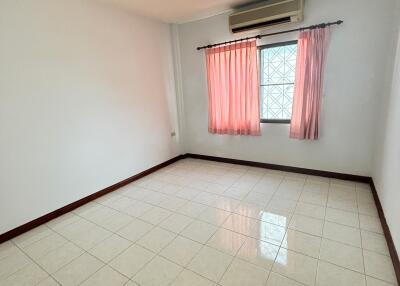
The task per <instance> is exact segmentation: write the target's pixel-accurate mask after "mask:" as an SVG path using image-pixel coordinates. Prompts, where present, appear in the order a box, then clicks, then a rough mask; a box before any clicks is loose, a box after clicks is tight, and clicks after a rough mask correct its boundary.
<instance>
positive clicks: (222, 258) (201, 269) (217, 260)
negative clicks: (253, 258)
mask: <svg viewBox="0 0 400 286" xmlns="http://www.w3.org/2000/svg"><path fill="white" fill-rule="evenodd" d="M232 259H233V257H232V256H230V255H228V254H225V253H223V252H221V251H218V250H216V249H213V248H211V247H207V246H205V247H203V248H202V249H201V250H200V252H199V253H198V254H197V255H196V256H195V257H194V258H193V260H192V261H191V262H190V264H189V265H188V269H190V270H192V271H193V272H196V273H197V274H199V275H201V276H204V277H206V278H208V279H210V280H212V281H214V282H218V281H219V280H220V279H221V278H222V275H223V274H224V273H225V271H226V269H227V268H228V266H229V265H230V263H231V261H232Z"/></svg>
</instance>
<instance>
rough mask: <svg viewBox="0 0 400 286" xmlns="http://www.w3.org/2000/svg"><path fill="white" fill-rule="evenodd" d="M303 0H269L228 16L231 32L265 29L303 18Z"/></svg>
mask: <svg viewBox="0 0 400 286" xmlns="http://www.w3.org/2000/svg"><path fill="white" fill-rule="evenodd" d="M303 11H304V0H270V1H266V2H265V3H264V4H262V5H257V6H255V7H249V8H247V9H243V10H239V11H237V12H235V13H233V14H232V15H230V16H229V28H230V30H231V32H232V33H240V32H244V31H250V30H255V29H266V28H272V27H276V26H278V25H282V24H287V23H295V22H300V21H302V20H303Z"/></svg>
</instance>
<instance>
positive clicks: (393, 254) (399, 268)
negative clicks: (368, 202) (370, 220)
mask: <svg viewBox="0 0 400 286" xmlns="http://www.w3.org/2000/svg"><path fill="white" fill-rule="evenodd" d="M370 186H371V190H372V195H373V196H374V201H375V205H376V209H377V210H378V215H379V220H380V221H381V225H382V229H383V234H384V235H385V239H386V243H387V245H388V248H389V253H390V258H391V259H392V263H393V267H394V272H395V274H396V278H397V284H398V285H400V261H399V256H398V254H397V250H396V246H395V245H394V242H393V238H392V234H391V232H390V229H389V226H388V224H387V221H386V217H385V213H384V212H383V208H382V204H381V201H380V200H379V196H378V192H377V191H376V188H375V184H374V180H373V179H372V178H371V181H370Z"/></svg>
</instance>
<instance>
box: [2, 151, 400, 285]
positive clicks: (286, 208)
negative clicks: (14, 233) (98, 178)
mask: <svg viewBox="0 0 400 286" xmlns="http://www.w3.org/2000/svg"><path fill="white" fill-rule="evenodd" d="M0 285H6V286H10V285H40V286H44V285H47V286H49V285H85V286H88V285H96V286H99V285H107V286H113V285H129V286H133V285H136V286H137V285H142V286H163V285H172V286H212V285H214V286H215V285H221V286H259V285H260V286H261V285H263V286H265V285H267V286H297V285H298V286H300V285H318V286H346V285H349V286H361V285H364V286H390V285H397V284H396V279H395V274H394V270H393V266H392V264H391V260H390V257H389V254H388V249H387V246H386V242H385V239H384V237H383V235H382V228H381V225H380V223H379V219H378V216H377V211H376V209H375V205H374V201H373V197H372V194H371V190H370V188H369V186H368V185H365V184H358V183H354V182H347V181H340V180H333V179H332V180H329V179H326V178H320V177H313V176H306V175H299V174H294V173H285V172H277V171H272V170H265V169H258V168H251V167H245V166H236V165H229V164H222V163H215V162H208V161H200V160H193V159H185V160H181V161H179V162H177V163H175V164H173V165H170V166H169V167H166V168H164V169H162V170H160V171H158V172H156V173H154V174H152V175H150V176H147V177H146V178H144V179H141V180H140V181H136V182H134V183H132V184H130V185H128V186H126V187H124V188H122V189H120V190H117V191H115V192H113V193H111V194H109V195H107V196H104V197H101V198H100V199H98V200H96V201H94V202H92V203H89V204H87V205H85V206H83V207H80V208H78V209H76V210H75V211H73V212H71V213H68V214H66V215H64V216H62V217H60V218H58V219H56V220H54V221H51V222H49V223H47V224H46V225H43V226H40V227H38V228H37V229H34V230H32V231H30V232H28V233H25V234H23V235H21V236H19V237H17V238H15V239H13V240H12V241H9V242H6V243H4V244H2V245H0Z"/></svg>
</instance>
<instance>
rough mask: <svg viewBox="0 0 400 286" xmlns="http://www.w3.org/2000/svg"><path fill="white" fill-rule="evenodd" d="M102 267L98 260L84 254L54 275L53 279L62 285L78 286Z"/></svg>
mask: <svg viewBox="0 0 400 286" xmlns="http://www.w3.org/2000/svg"><path fill="white" fill-rule="evenodd" d="M103 265H104V264H103V263H102V262H101V261H100V260H98V259H96V258H94V257H93V256H91V255H89V254H86V253H84V254H82V255H81V256H79V257H78V258H76V259H75V260H73V261H72V262H71V263H69V264H67V265H66V266H64V267H63V268H61V269H60V270H58V271H57V272H56V273H54V278H55V279H56V280H57V281H58V282H59V283H61V284H62V285H79V284H80V283H82V282H83V281H85V280H86V279H87V278H88V277H89V276H91V275H92V274H93V273H95V272H96V271H97V270H99V269H100V268H101V267H102V266H103Z"/></svg>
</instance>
